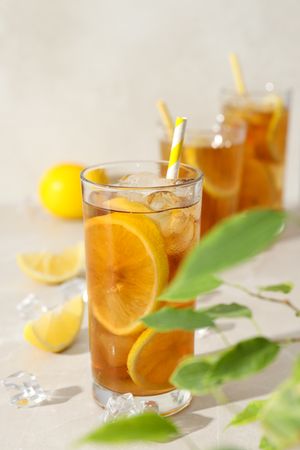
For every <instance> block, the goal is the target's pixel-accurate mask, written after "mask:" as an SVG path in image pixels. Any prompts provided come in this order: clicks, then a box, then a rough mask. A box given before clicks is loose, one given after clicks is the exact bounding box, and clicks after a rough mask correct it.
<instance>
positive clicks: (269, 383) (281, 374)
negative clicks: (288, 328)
mask: <svg viewBox="0 0 300 450" xmlns="http://www.w3.org/2000/svg"><path fill="white" fill-rule="evenodd" d="M299 334H300V332H299ZM294 336H295V333H291V334H290V335H287V334H285V335H280V336H272V339H274V340H278V339H280V340H282V339H289V338H292V337H294ZM299 354H300V343H299V344H298V343H297V344H291V345H289V346H288V347H285V348H284V349H282V350H281V352H280V354H279V356H278V358H277V359H276V361H275V362H274V363H273V364H271V366H269V367H267V368H266V369H265V370H263V371H262V372H260V373H258V374H256V375H254V376H251V377H249V378H248V379H245V380H240V381H235V382H232V383H228V385H227V386H226V387H225V388H224V392H225V394H226V397H227V398H228V399H229V403H233V402H237V401H240V400H251V399H253V398H257V397H261V396H266V395H268V394H270V393H271V392H272V391H273V390H274V389H275V388H276V387H277V386H278V385H279V384H280V383H282V382H283V381H284V380H285V379H286V378H287V377H289V375H290V374H291V369H292V365H293V360H294V358H296V356H297V355H299ZM216 404H217V403H216V400H215V399H214V397H213V396H211V395H203V396H200V397H195V398H194V399H193V402H192V403H191V405H190V406H189V408H188V409H187V410H186V411H187V412H194V411H203V410H205V409H207V408H212V407H214V406H216Z"/></svg>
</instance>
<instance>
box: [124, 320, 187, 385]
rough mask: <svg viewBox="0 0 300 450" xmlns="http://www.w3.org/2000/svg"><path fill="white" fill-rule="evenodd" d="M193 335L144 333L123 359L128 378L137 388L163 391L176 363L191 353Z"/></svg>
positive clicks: (184, 332) (183, 333)
mask: <svg viewBox="0 0 300 450" xmlns="http://www.w3.org/2000/svg"><path fill="white" fill-rule="evenodd" d="M193 346H194V339H193V334H192V333H189V332H188V331H179V330H176V331H171V332H168V333H158V332H157V331H155V330H152V329H147V330H145V331H144V332H143V333H142V334H141V335H140V337H139V338H138V339H137V340H136V341H135V343H134V344H133V346H132V348H131V350H130V352H129V355H128V359H127V368H128V372H129V375H130V377H131V378H132V380H133V381H134V383H135V384H137V385H138V386H140V387H143V388H146V389H157V390H167V389H170V388H171V387H172V385H171V384H170V382H169V378H170V376H171V374H172V372H173V371H174V369H175V367H176V366H177V364H178V362H179V360H180V359H181V358H183V357H184V356H187V355H188V354H192V353H193Z"/></svg>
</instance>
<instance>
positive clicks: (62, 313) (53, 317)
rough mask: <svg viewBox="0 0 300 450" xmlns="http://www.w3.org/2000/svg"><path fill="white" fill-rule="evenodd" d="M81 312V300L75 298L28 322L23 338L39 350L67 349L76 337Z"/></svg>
mask: <svg viewBox="0 0 300 450" xmlns="http://www.w3.org/2000/svg"><path fill="white" fill-rule="evenodd" d="M83 312H84V303H83V300H82V298H81V297H75V298H73V299H71V300H69V301H68V302H67V303H65V304H64V305H63V306H62V307H60V308H56V309H54V310H52V311H49V312H46V313H44V314H43V315H42V316H41V317H39V318H38V319H36V320H34V321H31V322H28V323H27V324H26V325H25V328H24V338H25V339H26V341H27V342H29V343H30V344H32V345H34V346H35V347H38V348H39V349H41V350H45V351H48V352H54V353H56V352H61V351H62V350H65V349H66V348H67V347H69V346H70V345H71V344H72V342H73V341H74V340H75V338H76V336H77V335H78V333H79V330H80V326H81V322H82V318H83Z"/></svg>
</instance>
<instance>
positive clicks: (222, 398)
mask: <svg viewBox="0 0 300 450" xmlns="http://www.w3.org/2000/svg"><path fill="white" fill-rule="evenodd" d="M212 395H213V397H214V398H215V400H216V402H217V403H219V405H225V404H226V403H229V398H228V397H227V395H226V394H225V393H224V391H223V390H222V389H221V388H217V389H215V390H214V391H212Z"/></svg>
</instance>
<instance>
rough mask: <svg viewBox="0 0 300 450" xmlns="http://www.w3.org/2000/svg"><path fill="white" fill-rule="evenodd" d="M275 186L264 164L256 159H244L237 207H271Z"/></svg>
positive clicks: (241, 208)
mask: <svg viewBox="0 0 300 450" xmlns="http://www.w3.org/2000/svg"><path fill="white" fill-rule="evenodd" d="M275 195H276V186H275V185H274V180H273V179H272V176H271V175H270V173H269V171H268V169H267V167H266V165H264V164H263V163H262V162H260V161H258V160H256V159H249V160H246V161H245V164H244V169H243V178H242V185H241V189H240V198H239V209H240V210H244V209H248V208H253V207H268V206H269V207H272V206H273V202H274V198H275Z"/></svg>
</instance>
